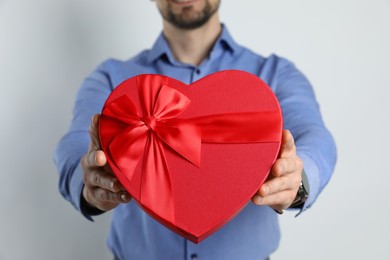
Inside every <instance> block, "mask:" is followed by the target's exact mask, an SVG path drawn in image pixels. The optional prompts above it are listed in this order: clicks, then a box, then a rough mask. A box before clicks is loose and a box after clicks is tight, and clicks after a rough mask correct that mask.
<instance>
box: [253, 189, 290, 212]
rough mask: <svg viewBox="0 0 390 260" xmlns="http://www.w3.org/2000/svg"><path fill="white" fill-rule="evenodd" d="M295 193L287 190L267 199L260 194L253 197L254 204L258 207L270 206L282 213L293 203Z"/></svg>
mask: <svg viewBox="0 0 390 260" xmlns="http://www.w3.org/2000/svg"><path fill="white" fill-rule="evenodd" d="M295 195H296V194H295V193H294V191H291V190H285V191H282V192H278V193H275V194H272V195H269V196H266V197H262V196H260V195H258V194H256V195H255V196H253V197H252V202H253V203H254V204H256V205H268V206H270V207H272V208H274V209H276V210H279V211H282V210H283V209H285V208H287V207H288V206H289V205H291V203H292V202H293V200H294V198H295Z"/></svg>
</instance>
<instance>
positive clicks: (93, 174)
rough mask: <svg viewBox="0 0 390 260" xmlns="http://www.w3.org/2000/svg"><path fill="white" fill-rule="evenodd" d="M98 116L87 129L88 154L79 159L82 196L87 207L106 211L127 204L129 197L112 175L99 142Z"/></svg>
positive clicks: (95, 116) (94, 117)
mask: <svg viewBox="0 0 390 260" xmlns="http://www.w3.org/2000/svg"><path fill="white" fill-rule="evenodd" d="M99 119H100V116H99V115H98V114H96V115H94V116H93V118H92V122H91V125H90V127H89V135H90V137H91V142H90V145H89V148H88V152H87V153H86V154H85V155H84V156H83V158H81V167H82V169H83V181H84V187H83V192H82V195H83V197H84V199H85V202H87V204H88V205H86V206H88V207H92V208H98V209H100V210H102V211H108V210H111V209H113V208H115V207H116V206H118V205H119V203H128V202H129V201H130V199H131V196H130V195H129V194H128V193H127V192H126V190H125V188H124V187H123V186H122V185H121V184H120V182H119V181H118V179H117V178H115V176H114V175H113V173H112V171H111V169H110V167H109V165H108V164H107V159H106V156H105V154H104V152H103V151H102V150H101V147H100V141H99V128H98V125H99Z"/></svg>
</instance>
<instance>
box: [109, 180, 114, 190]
mask: <svg viewBox="0 0 390 260" xmlns="http://www.w3.org/2000/svg"><path fill="white" fill-rule="evenodd" d="M113 188H114V181H110V189H113Z"/></svg>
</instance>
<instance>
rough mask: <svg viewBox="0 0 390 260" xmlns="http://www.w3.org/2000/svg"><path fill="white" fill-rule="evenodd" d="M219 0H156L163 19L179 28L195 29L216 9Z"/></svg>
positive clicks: (205, 21)
mask: <svg viewBox="0 0 390 260" xmlns="http://www.w3.org/2000/svg"><path fill="white" fill-rule="evenodd" d="M219 3H220V0H157V6H158V9H159V11H160V13H161V15H162V16H163V18H164V20H166V21H167V22H169V23H170V24H172V25H173V26H175V27H178V28H180V29H196V28H199V27H201V26H202V25H204V24H205V23H207V21H208V20H209V19H210V17H211V16H212V15H213V14H215V13H216V12H217V11H218V7H219Z"/></svg>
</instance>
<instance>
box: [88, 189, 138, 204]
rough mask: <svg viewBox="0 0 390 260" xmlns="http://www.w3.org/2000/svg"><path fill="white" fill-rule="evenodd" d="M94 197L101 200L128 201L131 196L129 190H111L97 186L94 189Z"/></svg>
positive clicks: (112, 201)
mask: <svg viewBox="0 0 390 260" xmlns="http://www.w3.org/2000/svg"><path fill="white" fill-rule="evenodd" d="M94 197H95V198H96V199H97V200H99V201H100V202H109V203H127V202H129V201H130V199H131V196H130V195H129V194H128V193H127V192H118V193H116V192H111V191H109V190H105V189H101V188H97V189H95V190H94Z"/></svg>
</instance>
